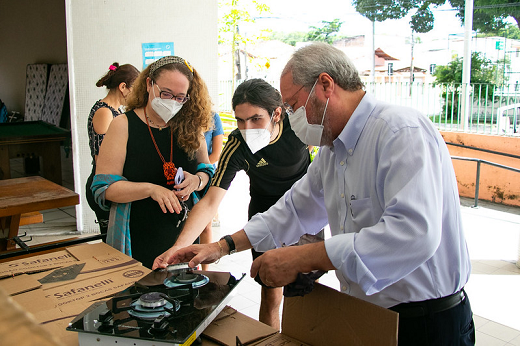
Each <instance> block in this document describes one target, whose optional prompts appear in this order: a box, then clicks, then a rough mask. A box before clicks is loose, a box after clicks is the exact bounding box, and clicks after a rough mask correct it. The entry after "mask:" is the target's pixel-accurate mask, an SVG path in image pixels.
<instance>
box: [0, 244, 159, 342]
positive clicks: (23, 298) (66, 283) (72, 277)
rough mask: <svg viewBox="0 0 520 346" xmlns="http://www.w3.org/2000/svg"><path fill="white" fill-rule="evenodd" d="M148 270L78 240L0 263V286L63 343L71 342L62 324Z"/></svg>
mask: <svg viewBox="0 0 520 346" xmlns="http://www.w3.org/2000/svg"><path fill="white" fill-rule="evenodd" d="M150 271H151V270H150V269H148V268H145V267H143V266H142V265H141V263H140V262H138V261H136V260H134V259H132V258H131V257H128V256H126V255H125V254H123V253H121V252H119V251H117V250H115V249H114V248H112V247H111V246H109V245H107V244H105V243H96V244H84V245H78V246H73V247H69V248H67V249H66V250H62V251H56V252H54V253H50V254H44V255H39V256H33V257H29V258H25V259H21V260H14V261H10V262H5V263H1V264H0V277H3V279H1V280H0V288H1V289H2V290H3V291H4V292H7V293H8V294H10V295H11V299H12V300H13V301H14V302H16V304H17V305H18V306H20V307H22V308H23V309H24V310H25V311H27V312H29V313H31V314H32V315H33V316H34V317H35V319H36V321H38V322H39V323H40V325H41V326H43V327H44V328H45V329H47V330H48V331H49V332H51V334H52V335H54V336H56V337H57V338H58V339H59V340H60V341H61V342H62V343H63V344H64V345H77V344H78V335H77V333H74V332H70V331H67V330H66V329H65V328H66V327H67V325H68V323H69V322H70V321H71V320H72V319H73V318H74V317H76V316H77V315H78V314H79V313H81V312H82V311H83V310H85V309H86V308H87V307H89V306H90V305H92V302H93V301H95V300H100V299H104V298H107V297H110V296H112V295H114V294H116V293H118V292H120V291H122V290H124V289H125V288H127V287H128V286H130V285H132V284H133V283H134V282H135V281H137V280H139V279H141V278H142V277H144V276H145V275H147V274H148V273H149V272H150Z"/></svg>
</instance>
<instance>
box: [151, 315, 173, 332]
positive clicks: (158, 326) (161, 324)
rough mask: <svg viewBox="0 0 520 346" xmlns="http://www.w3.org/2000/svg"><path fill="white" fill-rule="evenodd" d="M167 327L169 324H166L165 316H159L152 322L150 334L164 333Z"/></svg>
mask: <svg viewBox="0 0 520 346" xmlns="http://www.w3.org/2000/svg"><path fill="white" fill-rule="evenodd" d="M169 326H170V323H169V322H168V318H167V317H166V315H161V316H159V317H157V318H156V319H155V320H154V321H153V325H152V328H151V332H152V334H160V333H165V332H167V331H168V327H169Z"/></svg>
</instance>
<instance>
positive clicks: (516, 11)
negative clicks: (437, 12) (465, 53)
mask: <svg viewBox="0 0 520 346" xmlns="http://www.w3.org/2000/svg"><path fill="white" fill-rule="evenodd" d="M445 3H449V4H450V5H451V6H452V7H453V8H455V9H456V10H458V11H459V12H458V14H457V16H458V17H459V18H460V20H461V22H464V6H465V0H413V1H410V0H392V1H390V2H389V1H388V0H352V4H353V5H354V6H355V7H356V11H358V12H359V13H360V14H362V15H363V16H365V17H366V18H368V19H370V20H371V21H376V22H383V21H385V20H387V19H401V18H403V17H405V16H406V15H407V14H408V13H409V12H411V11H415V12H414V14H413V15H412V19H411V21H410V25H411V27H412V29H413V30H414V31H415V32H419V33H425V32H428V31H430V30H431V29H433V23H434V15H433V13H432V11H431V9H432V8H434V7H436V6H440V5H443V4H445ZM509 17H512V18H514V19H515V20H516V24H517V26H518V28H520V2H519V1H518V0H474V11H473V29H474V30H478V31H480V32H497V31H498V30H499V29H503V28H505V27H506V23H507V22H506V19H507V18H509Z"/></svg>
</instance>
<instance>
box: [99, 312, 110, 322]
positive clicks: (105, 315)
mask: <svg viewBox="0 0 520 346" xmlns="http://www.w3.org/2000/svg"><path fill="white" fill-rule="evenodd" d="M111 318H112V311H110V310H106V311H103V312H102V313H100V314H99V317H98V321H99V322H101V323H103V324H105V323H107V322H108V321H109V320H110V319H111Z"/></svg>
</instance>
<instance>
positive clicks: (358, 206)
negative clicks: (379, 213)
mask: <svg viewBox="0 0 520 346" xmlns="http://www.w3.org/2000/svg"><path fill="white" fill-rule="evenodd" d="M350 211H351V215H352V221H353V222H354V224H355V225H356V226H358V227H359V228H360V229H361V228H363V227H369V226H372V225H373V214H372V202H371V200H370V198H362V199H353V200H351V201H350Z"/></svg>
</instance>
